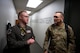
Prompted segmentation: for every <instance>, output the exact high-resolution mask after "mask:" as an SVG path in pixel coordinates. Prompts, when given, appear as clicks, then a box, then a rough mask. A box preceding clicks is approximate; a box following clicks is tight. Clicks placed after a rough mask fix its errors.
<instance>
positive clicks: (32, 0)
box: [26, 0, 43, 8]
mask: <svg viewBox="0 0 80 53" xmlns="http://www.w3.org/2000/svg"><path fill="white" fill-rule="evenodd" d="M42 2H43V1H42V0H29V1H28V4H27V5H26V6H27V7H31V8H36V7H37V6H39V5H40V4H41V3H42Z"/></svg>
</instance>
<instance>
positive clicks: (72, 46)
mask: <svg viewBox="0 0 80 53" xmlns="http://www.w3.org/2000/svg"><path fill="white" fill-rule="evenodd" d="M68 28H69V32H70V37H69V38H70V43H69V51H70V53H75V48H76V44H75V39H76V37H75V36H74V32H73V30H72V28H71V27H70V26H68Z"/></svg>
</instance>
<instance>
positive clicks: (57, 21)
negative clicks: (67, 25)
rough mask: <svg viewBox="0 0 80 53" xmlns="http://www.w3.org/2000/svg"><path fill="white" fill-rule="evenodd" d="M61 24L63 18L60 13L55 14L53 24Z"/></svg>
mask: <svg viewBox="0 0 80 53" xmlns="http://www.w3.org/2000/svg"><path fill="white" fill-rule="evenodd" d="M60 22H63V16H62V15H61V14H60V13H55V15H54V23H55V24H57V23H60Z"/></svg>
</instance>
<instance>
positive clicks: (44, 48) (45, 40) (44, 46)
mask: <svg viewBox="0 0 80 53" xmlns="http://www.w3.org/2000/svg"><path fill="white" fill-rule="evenodd" d="M49 36H50V31H49V28H48V29H47V31H46V36H45V39H44V44H43V50H44V53H48V51H47V50H48V47H49V45H48V42H49Z"/></svg>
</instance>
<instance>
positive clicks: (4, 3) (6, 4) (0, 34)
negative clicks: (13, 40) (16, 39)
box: [0, 0, 16, 53]
mask: <svg viewBox="0 0 80 53" xmlns="http://www.w3.org/2000/svg"><path fill="white" fill-rule="evenodd" d="M15 18H16V11H15V7H14V5H13V1H12V0H0V53H2V50H3V48H4V47H5V45H6V24H7V22H8V21H9V22H11V24H12V26H13V25H14V24H15V21H14V20H15Z"/></svg>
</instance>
